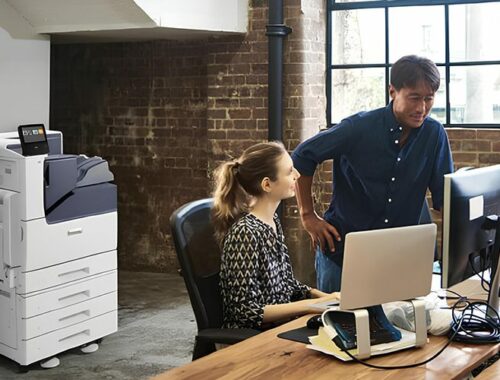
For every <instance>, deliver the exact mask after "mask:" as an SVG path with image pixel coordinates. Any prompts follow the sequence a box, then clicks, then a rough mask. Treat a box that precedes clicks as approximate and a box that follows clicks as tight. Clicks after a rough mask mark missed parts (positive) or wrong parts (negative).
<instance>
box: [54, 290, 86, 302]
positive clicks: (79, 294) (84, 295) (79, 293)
mask: <svg viewBox="0 0 500 380" xmlns="http://www.w3.org/2000/svg"><path fill="white" fill-rule="evenodd" d="M81 296H83V297H84V298H89V297H90V291H89V290H85V291H83V292H78V293H73V294H69V295H67V296H64V297H61V298H59V302H61V301H67V300H69V299H71V298H75V297H81Z"/></svg>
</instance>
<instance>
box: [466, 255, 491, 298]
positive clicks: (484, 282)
mask: <svg viewBox="0 0 500 380" xmlns="http://www.w3.org/2000/svg"><path fill="white" fill-rule="evenodd" d="M479 259H480V260H481V261H480V264H479V266H480V268H484V267H485V266H486V261H487V259H486V258H485V257H484V255H482V254H481V255H479ZM469 265H470V267H471V268H472V272H473V273H474V274H475V275H477V276H479V278H480V279H481V287H482V288H483V290H484V291H486V292H489V290H490V282H489V281H487V280H485V278H484V271H482V272H478V271H477V270H476V268H475V267H474V263H473V262H472V255H469ZM490 273H491V270H490ZM486 285H487V287H486Z"/></svg>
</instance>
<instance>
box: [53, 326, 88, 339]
mask: <svg viewBox="0 0 500 380" xmlns="http://www.w3.org/2000/svg"><path fill="white" fill-rule="evenodd" d="M82 335H83V336H90V330H89V329H87V330H83V331H80V332H77V333H76V334H72V335H69V336H66V337H64V338H61V339H59V342H64V341H66V340H70V339H73V340H74V339H75V338H78V337H80V336H82Z"/></svg>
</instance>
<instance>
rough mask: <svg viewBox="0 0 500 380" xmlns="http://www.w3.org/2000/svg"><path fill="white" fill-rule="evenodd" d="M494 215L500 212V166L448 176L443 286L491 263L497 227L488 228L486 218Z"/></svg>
mask: <svg viewBox="0 0 500 380" xmlns="http://www.w3.org/2000/svg"><path fill="white" fill-rule="evenodd" d="M495 215H500V165H495V166H489V167H484V168H478V169H469V170H459V171H457V172H456V173H452V174H447V175H445V181H444V205H443V254H442V287H443V288H449V287H451V286H453V285H455V284H457V283H459V282H462V281H464V280H466V279H467V278H469V277H471V276H473V275H474V274H475V273H477V272H482V271H483V270H485V269H488V268H489V267H490V266H491V259H492V255H493V245H494V243H495V230H494V229H491V228H486V225H487V223H486V220H487V217H488V216H495ZM494 269H496V268H494Z"/></svg>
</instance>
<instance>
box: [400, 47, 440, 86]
mask: <svg viewBox="0 0 500 380" xmlns="http://www.w3.org/2000/svg"><path fill="white" fill-rule="evenodd" d="M419 82H425V83H426V84H428V85H429V86H430V88H431V89H432V90H433V91H434V92H436V91H437V90H438V88H439V82H440V75H439V71H438V68H437V66H436V64H435V63H434V62H432V61H431V60H430V59H427V58H424V57H419V56H417V55H406V56H404V57H401V58H400V59H398V60H397V61H396V63H395V64H394V65H393V66H392V69H391V84H392V85H393V86H394V88H395V89H396V90H398V91H399V90H401V89H402V88H403V87H416V86H417V85H418V83H419Z"/></svg>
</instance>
